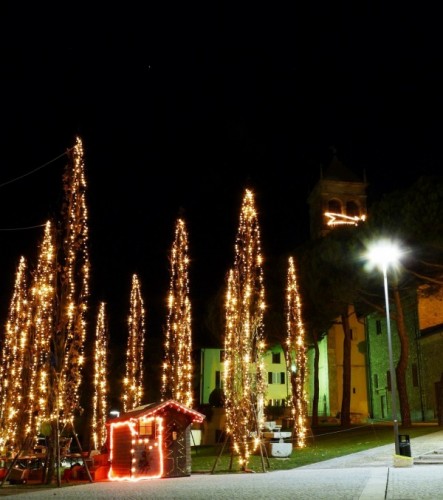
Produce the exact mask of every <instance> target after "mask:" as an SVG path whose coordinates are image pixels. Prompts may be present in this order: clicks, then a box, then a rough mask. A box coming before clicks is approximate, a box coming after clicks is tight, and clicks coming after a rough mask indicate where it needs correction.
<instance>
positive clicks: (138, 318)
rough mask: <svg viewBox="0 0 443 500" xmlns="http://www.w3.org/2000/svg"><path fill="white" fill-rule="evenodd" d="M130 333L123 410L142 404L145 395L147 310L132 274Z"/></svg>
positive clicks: (136, 277)
mask: <svg viewBox="0 0 443 500" xmlns="http://www.w3.org/2000/svg"><path fill="white" fill-rule="evenodd" d="M128 325H129V335H128V347H127V350H126V376H125V379H124V382H123V383H124V391H123V397H122V401H123V410H124V411H125V412H127V411H129V410H132V409H133V408H136V407H137V406H140V404H141V400H142V397H143V357H144V352H143V349H144V342H145V310H144V305H143V299H142V295H141V287H140V281H139V279H138V276H137V275H136V274H134V275H133V276H132V287H131V299H130V312H129V319H128Z"/></svg>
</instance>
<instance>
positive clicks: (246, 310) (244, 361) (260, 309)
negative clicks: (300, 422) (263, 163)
mask: <svg viewBox="0 0 443 500" xmlns="http://www.w3.org/2000/svg"><path fill="white" fill-rule="evenodd" d="M262 263H263V259H262V254H261V243H260V227H259V222H258V216H257V211H256V209H255V202H254V194H253V192H252V191H251V190H250V189H246V191H245V194H244V197H243V202H242V207H241V213H240V223H239V227H238V231H237V236H236V241H235V259H234V267H233V269H231V270H230V271H229V274H228V282H227V294H226V325H225V340H224V349H225V359H224V372H223V387H224V391H225V410H226V439H228V438H229V439H230V440H231V446H232V450H231V451H232V452H233V453H236V454H237V455H238V462H239V465H240V467H241V469H242V470H243V471H245V472H246V471H249V469H248V464H249V461H250V456H251V454H252V453H253V452H255V451H256V449H257V448H258V447H260V452H261V455H262V464H263V468H265V466H264V461H263V443H262V440H261V430H262V427H263V423H264V422H263V421H264V396H265V391H266V382H265V380H266V374H265V365H264V352H265V342H264V323H263V316H264V311H265V288H264V280H263V268H262ZM216 463H217V462H216ZM214 468H215V465H214Z"/></svg>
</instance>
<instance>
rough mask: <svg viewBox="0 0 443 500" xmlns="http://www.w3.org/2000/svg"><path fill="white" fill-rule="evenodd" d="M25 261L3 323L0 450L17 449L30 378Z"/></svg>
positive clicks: (0, 372) (24, 260)
mask: <svg viewBox="0 0 443 500" xmlns="http://www.w3.org/2000/svg"><path fill="white" fill-rule="evenodd" d="M28 304H29V302H28V285H27V262H26V259H25V257H23V256H22V257H21V258H20V261H19V264H18V268H17V272H16V277H15V284H14V291H13V294H12V299H11V304H10V306H9V313H8V320H7V322H6V328H5V334H4V340H3V346H2V352H1V360H0V453H1V455H3V456H4V455H5V454H6V451H7V450H6V445H7V446H8V448H9V447H10V448H12V449H18V448H19V447H20V444H21V443H20V441H21V440H22V439H23V434H24V433H25V432H26V430H25V429H24V427H25V426H24V425H23V412H22V411H21V410H22V405H23V403H24V398H25V395H26V393H27V392H28V391H29V377H25V376H24V366H25V355H26V352H27V350H28V349H29V338H28V319H29V316H28V310H29V307H28Z"/></svg>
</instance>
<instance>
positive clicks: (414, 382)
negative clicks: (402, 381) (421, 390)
mask: <svg viewBox="0 0 443 500" xmlns="http://www.w3.org/2000/svg"><path fill="white" fill-rule="evenodd" d="M412 385H413V386H414V387H418V368H417V365H416V363H412Z"/></svg>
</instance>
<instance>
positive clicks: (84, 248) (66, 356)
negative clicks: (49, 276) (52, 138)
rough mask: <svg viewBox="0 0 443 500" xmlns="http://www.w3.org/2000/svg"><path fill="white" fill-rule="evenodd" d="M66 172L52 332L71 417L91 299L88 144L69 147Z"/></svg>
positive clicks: (63, 405)
mask: <svg viewBox="0 0 443 500" xmlns="http://www.w3.org/2000/svg"><path fill="white" fill-rule="evenodd" d="M68 160H69V161H68V164H67V166H66V168H65V173H64V176H63V189H64V201H63V206H62V212H61V213H62V217H61V223H60V228H59V236H60V244H59V247H58V250H59V253H58V265H59V272H58V288H57V296H58V307H57V310H56V313H57V314H56V316H57V317H56V324H55V331H54V338H53V345H54V353H53V354H54V359H53V368H54V369H53V370H52V380H51V382H52V388H53V393H54V394H58V395H59V401H58V403H57V405H56V406H54V408H53V409H54V410H55V409H56V408H57V409H58V410H59V411H60V415H62V416H63V419H65V420H66V421H71V422H72V421H73V416H74V412H75V411H77V410H81V408H80V403H79V386H80V383H81V379H82V368H83V362H84V342H85V338H86V313H87V308H88V299H89V278H90V262H89V250H88V231H89V229H88V210H87V206H86V187H87V186H86V179H85V167H84V152H83V144H82V141H81V140H80V138H77V139H76V143H75V146H74V147H73V148H71V149H70V150H68Z"/></svg>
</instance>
